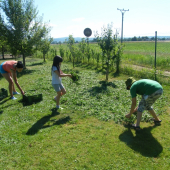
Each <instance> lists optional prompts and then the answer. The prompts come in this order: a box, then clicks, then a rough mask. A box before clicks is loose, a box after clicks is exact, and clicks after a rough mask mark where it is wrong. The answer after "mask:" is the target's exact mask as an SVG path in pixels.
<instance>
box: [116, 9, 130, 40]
mask: <svg viewBox="0 0 170 170" xmlns="http://www.w3.org/2000/svg"><path fill="white" fill-rule="evenodd" d="M117 10H120V12H121V13H122V30H121V43H122V42H123V17H124V13H125V12H126V11H129V9H128V10H124V9H119V8H117Z"/></svg>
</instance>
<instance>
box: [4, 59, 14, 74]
mask: <svg viewBox="0 0 170 170" xmlns="http://www.w3.org/2000/svg"><path fill="white" fill-rule="evenodd" d="M16 63H17V61H14V60H12V61H6V62H5V63H4V64H3V65H2V68H3V69H4V70H5V71H7V72H8V73H10V72H11V69H12V70H14V71H16V69H14V64H16Z"/></svg>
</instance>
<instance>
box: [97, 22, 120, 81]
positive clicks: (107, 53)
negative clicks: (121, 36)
mask: <svg viewBox="0 0 170 170" xmlns="http://www.w3.org/2000/svg"><path fill="white" fill-rule="evenodd" d="M95 36H96V38H97V40H98V45H99V46H100V48H101V49H102V53H103V54H102V55H103V57H105V61H106V62H105V64H106V67H105V69H106V80H108V75H109V67H110V62H111V60H114V59H115V58H116V57H119V60H118V61H119V62H117V63H118V64H119V63H120V54H119V55H118V53H119V49H122V48H118V47H119V45H118V41H117V39H116V38H115V36H114V34H113V31H112V24H110V25H109V24H108V26H107V27H103V28H102V31H101V35H99V34H98V33H96V35H95Z"/></svg>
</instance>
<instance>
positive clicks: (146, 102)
mask: <svg viewBox="0 0 170 170" xmlns="http://www.w3.org/2000/svg"><path fill="white" fill-rule="evenodd" d="M162 93H163V90H162V89H159V90H157V91H156V92H154V93H153V94H151V95H148V97H147V99H146V98H145V97H146V96H145V95H144V96H142V99H141V101H140V102H139V105H138V112H143V111H144V110H153V108H152V105H153V104H154V103H155V101H156V100H157V99H158V98H159V97H160V96H161V95H162Z"/></svg>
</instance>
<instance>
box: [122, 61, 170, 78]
mask: <svg viewBox="0 0 170 170" xmlns="http://www.w3.org/2000/svg"><path fill="white" fill-rule="evenodd" d="M123 65H124V66H126V67H128V66H130V67H132V68H133V69H134V70H142V69H146V70H148V72H151V71H153V70H152V69H151V68H148V67H143V66H139V65H134V64H133V65H131V64H123ZM159 72H160V70H157V73H158V74H160V73H159ZM161 75H163V76H166V77H170V71H161Z"/></svg>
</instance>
